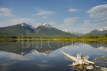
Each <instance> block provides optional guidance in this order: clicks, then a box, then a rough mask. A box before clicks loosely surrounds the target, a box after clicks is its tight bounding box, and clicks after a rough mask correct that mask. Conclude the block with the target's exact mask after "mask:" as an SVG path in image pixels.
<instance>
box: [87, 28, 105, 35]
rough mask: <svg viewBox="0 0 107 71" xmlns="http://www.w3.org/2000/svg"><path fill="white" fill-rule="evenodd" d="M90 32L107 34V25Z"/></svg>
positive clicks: (92, 33)
mask: <svg viewBox="0 0 107 71" xmlns="http://www.w3.org/2000/svg"><path fill="white" fill-rule="evenodd" d="M88 34H91V35H105V34H107V27H106V28H100V29H95V30H93V31H91V32H90V33H88Z"/></svg>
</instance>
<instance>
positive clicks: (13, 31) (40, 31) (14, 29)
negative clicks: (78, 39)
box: [0, 23, 75, 37]
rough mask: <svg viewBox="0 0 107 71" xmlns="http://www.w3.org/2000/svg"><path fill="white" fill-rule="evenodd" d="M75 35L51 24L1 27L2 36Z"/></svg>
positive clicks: (23, 24)
mask: <svg viewBox="0 0 107 71" xmlns="http://www.w3.org/2000/svg"><path fill="white" fill-rule="evenodd" d="M6 35H8V36H21V35H23V36H34V37H35V36H47V37H50V36H51V37H52V36H75V35H74V34H71V33H69V32H64V31H62V30H59V29H57V28H55V27H52V26H51V25H49V24H42V25H39V26H38V27H37V28H34V27H32V26H31V25H28V24H26V23H22V24H17V25H12V26H8V27H2V28H0V36H6Z"/></svg>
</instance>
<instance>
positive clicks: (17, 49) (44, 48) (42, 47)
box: [0, 41, 71, 54]
mask: <svg viewBox="0 0 107 71" xmlns="http://www.w3.org/2000/svg"><path fill="white" fill-rule="evenodd" d="M70 44H71V43H70V42H50V41H45V42H43V41H37V42H36V41H35V42H7V43H0V50H3V51H8V52H14V53H18V54H21V53H23V54H27V53H29V52H30V51H32V50H33V49H35V50H37V51H38V52H41V53H50V52H51V51H53V50H56V49H58V48H61V47H63V46H66V45H70Z"/></svg>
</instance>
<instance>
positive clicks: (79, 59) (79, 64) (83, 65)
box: [62, 52, 107, 71]
mask: <svg viewBox="0 0 107 71" xmlns="http://www.w3.org/2000/svg"><path fill="white" fill-rule="evenodd" d="M62 53H63V54H64V56H66V57H67V58H69V60H71V61H73V63H72V64H71V65H70V66H71V67H72V68H73V70H74V71H107V68H105V67H100V66H97V65H96V64H95V62H92V61H89V60H88V58H89V57H86V56H81V55H77V56H76V57H74V56H71V55H69V54H67V53H65V52H62Z"/></svg>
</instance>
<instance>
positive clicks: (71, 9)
mask: <svg viewBox="0 0 107 71" xmlns="http://www.w3.org/2000/svg"><path fill="white" fill-rule="evenodd" d="M68 11H69V12H75V11H77V9H74V8H69V9H68Z"/></svg>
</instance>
